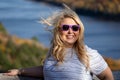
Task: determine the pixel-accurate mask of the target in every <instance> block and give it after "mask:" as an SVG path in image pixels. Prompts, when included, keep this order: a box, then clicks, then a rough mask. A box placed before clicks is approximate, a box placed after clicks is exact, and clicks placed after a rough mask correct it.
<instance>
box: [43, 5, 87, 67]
mask: <svg viewBox="0 0 120 80" xmlns="http://www.w3.org/2000/svg"><path fill="white" fill-rule="evenodd" d="M65 7H66V6H65ZM58 13H59V14H58ZM58 13H55V14H54V15H53V16H52V17H49V18H47V19H46V20H45V19H44V20H43V23H46V24H47V25H49V26H53V27H54V28H53V29H52V33H53V38H52V41H51V44H52V47H51V50H50V53H51V55H52V56H53V57H54V58H55V59H56V60H57V61H58V63H59V62H63V61H64V56H65V53H64V50H65V45H64V42H63V41H62V39H61V34H60V31H59V26H60V23H61V22H62V20H63V19H64V18H72V19H73V20H74V21H75V22H76V23H77V24H79V25H80V31H79V34H80V35H79V37H78V39H77V41H76V42H75V43H74V45H73V48H74V49H75V51H76V54H77V56H78V58H79V60H80V61H81V62H82V63H83V64H84V65H85V67H86V68H87V69H88V68H89V57H88V55H87V52H86V50H85V45H84V25H83V24H82V22H81V20H80V18H79V16H78V15H77V14H76V13H75V12H74V11H73V10H71V9H70V8H68V7H66V9H63V10H61V11H59V12H58Z"/></svg>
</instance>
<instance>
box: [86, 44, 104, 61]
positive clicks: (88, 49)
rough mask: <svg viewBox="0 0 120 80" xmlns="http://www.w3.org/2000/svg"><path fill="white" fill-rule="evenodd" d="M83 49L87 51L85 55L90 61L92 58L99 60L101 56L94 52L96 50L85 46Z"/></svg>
mask: <svg viewBox="0 0 120 80" xmlns="http://www.w3.org/2000/svg"><path fill="white" fill-rule="evenodd" d="M85 49H86V51H87V54H88V56H89V57H90V58H91V59H94V58H101V57H102V56H101V54H100V53H99V52H98V51H97V50H96V49H93V48H90V47H88V46H87V45H85Z"/></svg>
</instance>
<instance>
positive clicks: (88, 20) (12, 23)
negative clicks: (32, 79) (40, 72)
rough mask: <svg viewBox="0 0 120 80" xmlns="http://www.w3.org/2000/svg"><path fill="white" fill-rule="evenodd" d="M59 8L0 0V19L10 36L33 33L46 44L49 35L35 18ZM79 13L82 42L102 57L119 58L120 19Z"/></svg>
mask: <svg viewBox="0 0 120 80" xmlns="http://www.w3.org/2000/svg"><path fill="white" fill-rule="evenodd" d="M58 9H60V8H58V7H55V6H51V5H48V4H45V3H38V2H32V1H27V0H0V22H2V23H3V25H4V26H5V28H6V29H7V31H8V32H9V33H10V34H11V35H15V36H18V37H20V38H26V39H30V38H32V37H34V36H35V37H37V38H38V39H39V41H40V42H41V43H42V44H43V45H44V46H46V47H49V46H50V39H51V34H50V32H47V31H45V30H44V27H45V26H44V25H42V24H40V23H38V21H39V20H40V17H46V16H48V15H50V14H51V13H52V12H54V11H56V10H58ZM79 16H80V18H81V20H82V22H83V24H84V26H85V43H86V44H87V45H88V46H90V47H91V48H94V49H97V50H98V52H99V53H100V54H102V55H103V56H107V57H112V58H115V59H120V42H119V41H120V22H115V21H105V20H100V19H97V18H92V17H88V16H82V15H79Z"/></svg>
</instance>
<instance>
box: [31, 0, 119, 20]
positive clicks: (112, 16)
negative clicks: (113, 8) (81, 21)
mask: <svg viewBox="0 0 120 80" xmlns="http://www.w3.org/2000/svg"><path fill="white" fill-rule="evenodd" d="M33 1H37V2H43V3H46V4H49V5H54V6H58V7H63V6H62V3H63V2H62V1H57V0H33ZM65 4H67V3H65ZM67 5H69V6H70V7H71V8H72V9H73V10H75V11H76V12H77V13H78V14H80V15H84V16H91V17H94V18H98V19H103V20H113V21H120V13H110V12H105V11H104V12H102V11H100V10H92V9H87V8H84V7H82V8H81V7H76V6H74V7H73V6H71V4H67Z"/></svg>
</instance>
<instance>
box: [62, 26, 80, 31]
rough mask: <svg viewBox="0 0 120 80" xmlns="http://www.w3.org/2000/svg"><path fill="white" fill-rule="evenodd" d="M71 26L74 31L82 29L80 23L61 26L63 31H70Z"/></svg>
mask: <svg viewBox="0 0 120 80" xmlns="http://www.w3.org/2000/svg"><path fill="white" fill-rule="evenodd" d="M69 28H71V29H72V30H73V31H78V30H79V29H80V26H79V25H68V24H63V25H62V27H61V29H62V31H68V30H69Z"/></svg>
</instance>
